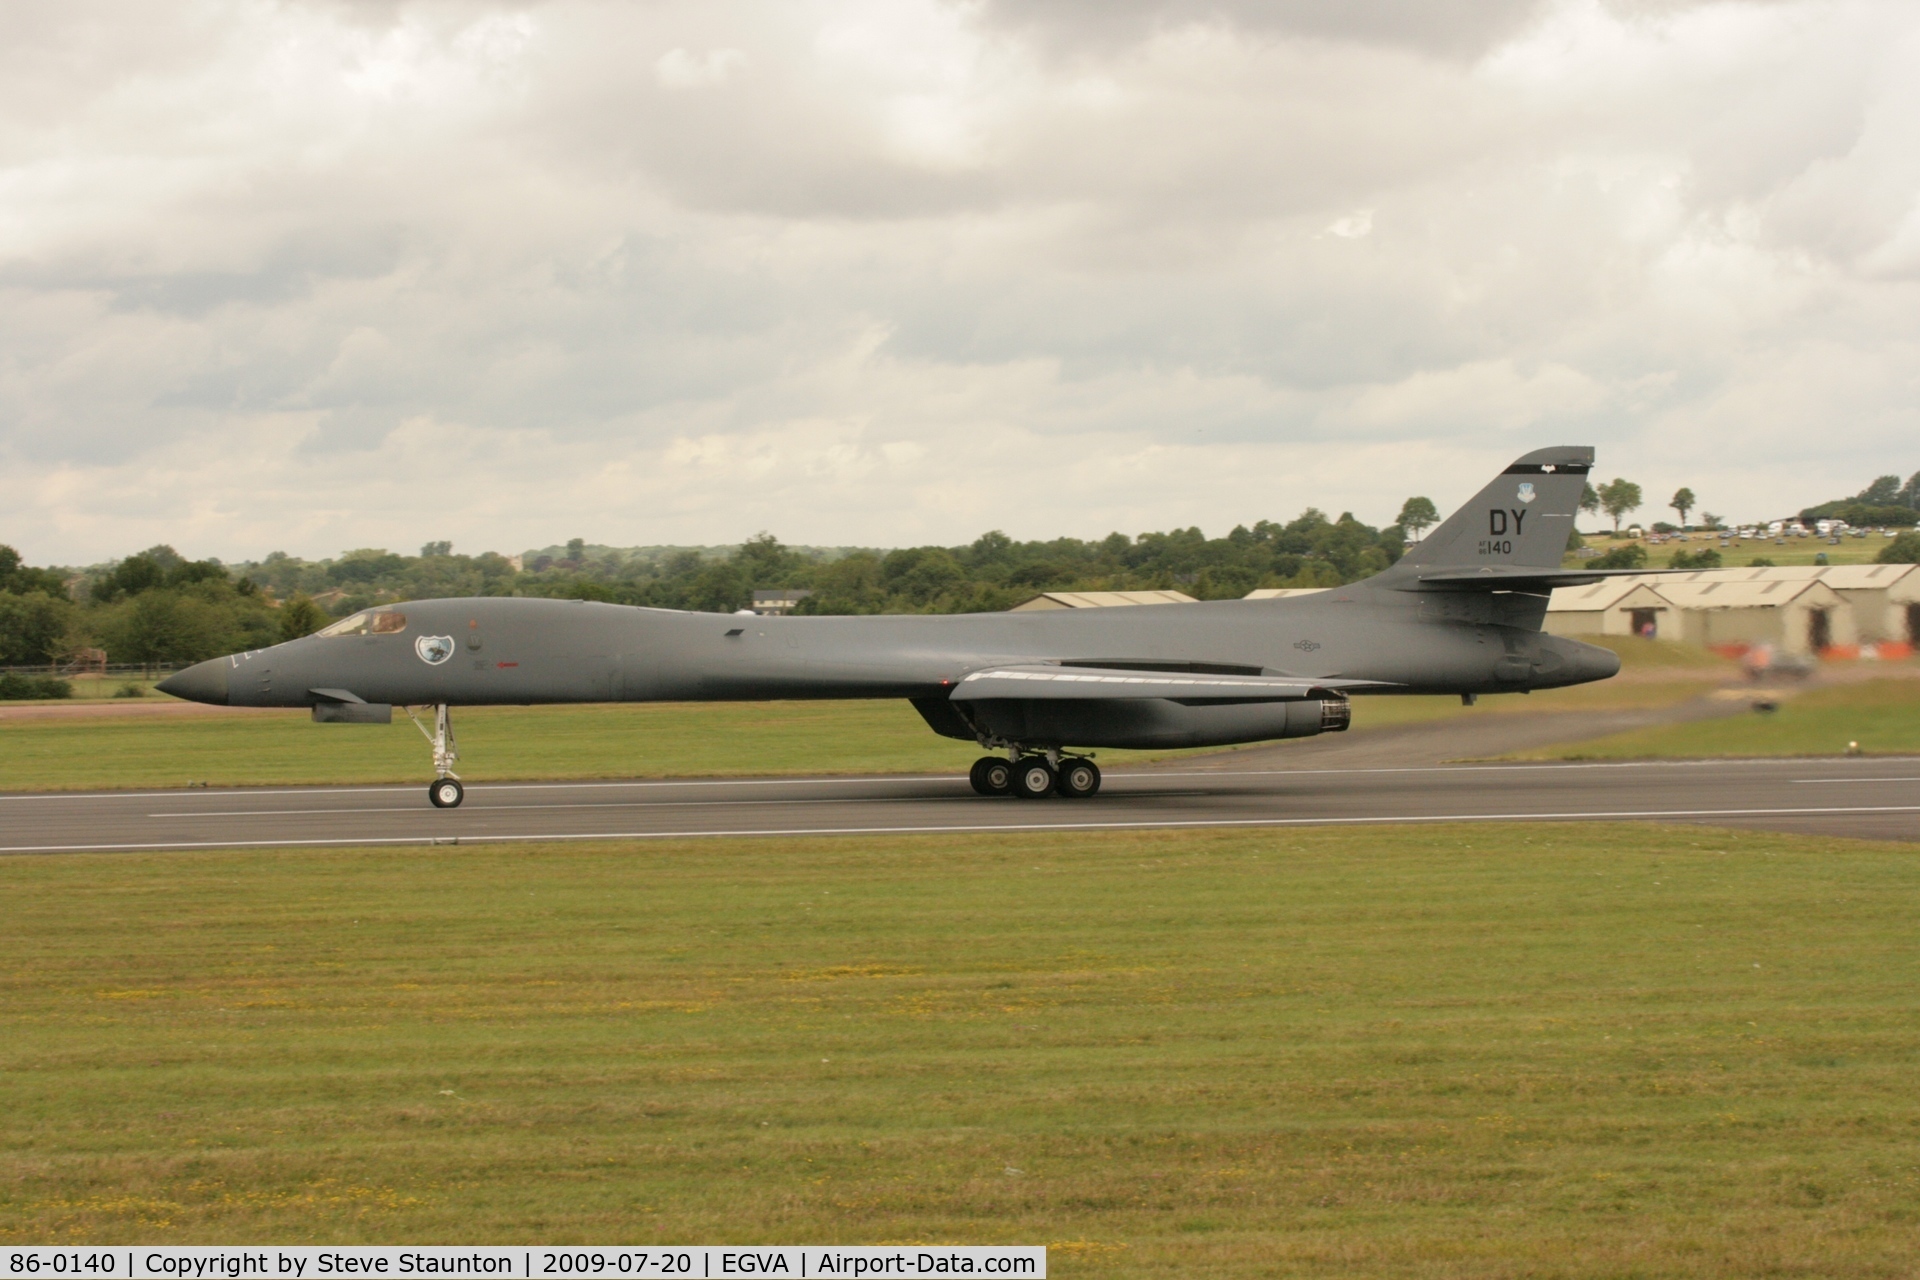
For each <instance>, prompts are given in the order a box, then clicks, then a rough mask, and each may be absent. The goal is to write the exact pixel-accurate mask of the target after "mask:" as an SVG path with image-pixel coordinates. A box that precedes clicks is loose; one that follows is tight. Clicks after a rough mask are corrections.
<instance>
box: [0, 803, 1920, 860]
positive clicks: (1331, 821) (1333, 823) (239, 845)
mask: <svg viewBox="0 0 1920 1280" xmlns="http://www.w3.org/2000/svg"><path fill="white" fill-rule="evenodd" d="M1869 813H1920V805H1856V806H1826V807H1806V808H1788V809H1612V810H1595V811H1589V812H1582V813H1440V814H1402V815H1398V816H1367V817H1351V818H1189V819H1178V820H1165V819H1162V820H1152V819H1143V820H1140V821H1135V822H1125V821H1121V822H1056V823H1046V822H1009V823H969V824H964V825H943V826H931V825H930V826H917V827H788V828H769V827H762V828H743V829H737V830H725V831H592V832H572V831H568V832H553V833H547V834H542V835H531V834H520V835H486V834H483V833H477V832H476V833H472V834H470V835H464V838H467V839H469V840H471V841H472V842H474V843H488V844H502V843H533V842H537V841H543V840H551V841H565V840H691V839H702V838H715V837H736V838H740V837H748V836H796V837H804V836H856V835H956V834H982V833H990V832H995V831H1128V830H1132V831H1152V830H1176V829H1178V830H1192V829H1198V828H1218V827H1341V826H1393V825H1402V824H1407V825H1411V824H1431V823H1440V822H1594V821H1616V822H1619V821H1637V820H1645V819H1650V818H1781V817H1796V816H1797V817H1818V816H1832V815H1836V814H1869ZM461 838H463V836H460V835H448V836H440V837H432V836H426V837H423V836H376V837H371V838H365V837H363V838H358V839H356V838H353V837H327V838H319V839H300V840H192V841H185V840H182V841H165V842H145V843H118V844H74V845H9V846H0V853H16V854H18V853H107V852H116V851H129V852H132V851H138V850H143V849H144V850H167V849H262V848H293V847H298V846H308V847H329V848H332V847H341V846H355V845H358V846H373V845H396V844H429V845H435V844H441V843H446V844H450V845H451V844H455V843H457V842H458V840H459V839H461Z"/></svg>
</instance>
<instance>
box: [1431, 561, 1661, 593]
mask: <svg viewBox="0 0 1920 1280" xmlns="http://www.w3.org/2000/svg"><path fill="white" fill-rule="evenodd" d="M1690 572H1692V570H1689V569H1528V568H1525V567H1523V566H1520V565H1482V566H1480V567H1479V568H1477V569H1437V570H1435V571H1433V572H1432V573H1421V574H1417V575H1414V576H1413V577H1412V578H1411V580H1409V581H1407V582H1404V583H1400V584H1397V585H1398V586H1399V588H1400V590H1402V591H1418V590H1421V589H1422V588H1435V589H1439V590H1444V591H1538V592H1547V591H1552V590H1553V589H1554V588H1555V587H1584V586H1587V585H1588V584H1589V583H1594V582H1599V581H1601V580H1602V579H1605V578H1648V577H1658V576H1660V575H1661V574H1667V573H1690Z"/></svg>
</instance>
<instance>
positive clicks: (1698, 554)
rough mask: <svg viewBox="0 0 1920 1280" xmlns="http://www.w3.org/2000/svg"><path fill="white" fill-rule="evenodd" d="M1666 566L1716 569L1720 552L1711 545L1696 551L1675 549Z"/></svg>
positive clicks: (1631, 544) (1718, 564)
mask: <svg viewBox="0 0 1920 1280" xmlns="http://www.w3.org/2000/svg"><path fill="white" fill-rule="evenodd" d="M1627 545H1628V546H1633V545H1635V544H1633V543H1629V544H1627ZM1668 567H1669V568H1674V569H1718V568H1719V567H1720V552H1719V551H1718V550H1716V549H1715V548H1713V547H1702V548H1700V549H1699V550H1698V551H1676V552H1674V553H1673V559H1672V560H1671V561H1669V562H1668Z"/></svg>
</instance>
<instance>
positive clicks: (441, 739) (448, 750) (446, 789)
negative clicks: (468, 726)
mask: <svg viewBox="0 0 1920 1280" xmlns="http://www.w3.org/2000/svg"><path fill="white" fill-rule="evenodd" d="M407 719H409V720H411V721H413V727H414V728H416V729H418V730H419V731H420V733H421V736H422V737H424V738H426V740H427V741H428V743H430V744H431V745H432V747H433V774H434V777H433V784H432V785H431V786H429V787H428V788H427V799H428V800H430V801H432V802H433V807H434V808H436V809H457V808H459V807H460V802H461V801H462V800H464V799H466V795H467V792H466V788H465V787H462V786H461V785H460V775H459V774H457V773H455V772H454V771H453V762H454V761H455V760H458V759H459V758H460V752H459V751H458V750H457V749H456V748H455V747H454V745H453V718H452V717H451V716H449V715H448V714H447V704H446V703H444V702H442V703H438V704H436V705H435V706H434V708H433V729H432V730H431V731H429V730H428V729H427V726H425V725H424V724H421V723H420V717H419V716H416V715H415V714H413V708H412V707H408V708H407Z"/></svg>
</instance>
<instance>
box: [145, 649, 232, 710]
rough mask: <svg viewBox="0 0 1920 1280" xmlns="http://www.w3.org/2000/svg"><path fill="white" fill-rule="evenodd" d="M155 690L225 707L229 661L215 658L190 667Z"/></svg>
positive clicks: (164, 681)
mask: <svg viewBox="0 0 1920 1280" xmlns="http://www.w3.org/2000/svg"><path fill="white" fill-rule="evenodd" d="M154 688H156V689H158V690H159V691H160V692H162V693H170V694H172V695H173V696H174V697H176V698H186V699H187V700H188V701H191V702H210V703H212V704H213V705H214V706H216V707H224V706H226V705H227V660H226V659H225V658H215V659H213V661H211V662H202V663H199V664H198V665H196V666H191V667H188V668H187V669H186V670H185V671H179V672H175V673H174V674H173V675H170V676H168V677H167V678H166V679H165V680H162V681H161V682H160V683H159V684H157V685H155V686H154Z"/></svg>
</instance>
